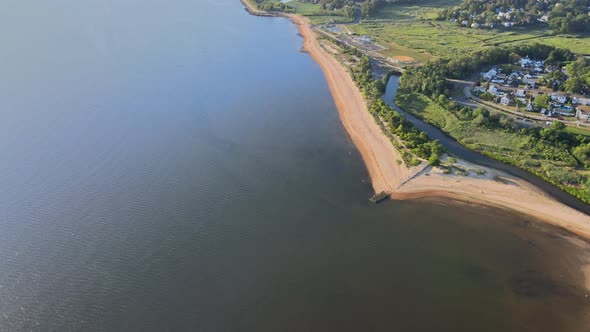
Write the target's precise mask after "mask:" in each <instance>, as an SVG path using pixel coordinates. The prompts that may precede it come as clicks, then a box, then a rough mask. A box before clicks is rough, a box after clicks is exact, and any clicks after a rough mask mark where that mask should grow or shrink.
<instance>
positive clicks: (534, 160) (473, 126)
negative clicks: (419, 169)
mask: <svg viewBox="0 0 590 332" xmlns="http://www.w3.org/2000/svg"><path fill="white" fill-rule="evenodd" d="M395 101H396V104H398V106H399V107H401V108H402V109H403V110H405V111H407V112H408V113H411V114H413V115H416V116H417V117H419V118H421V119H423V120H424V121H427V122H429V123H431V124H433V125H435V126H436V127H438V128H440V129H442V130H443V131H444V132H445V133H447V134H448V135H449V136H451V137H453V138H454V139H455V140H457V141H458V142H459V143H461V144H463V145H465V146H467V147H468V148H470V149H473V150H475V151H478V152H480V153H483V154H485V155H487V156H490V157H492V158H494V159H497V160H500V161H503V162H506V163H509V164H512V165H515V166H518V167H520V168H522V169H525V170H527V171H529V172H531V173H534V174H536V175H537V176H539V177H541V178H543V179H545V180H546V181H548V182H550V183H553V184H555V185H557V186H559V187H560V188H562V189H564V190H565V191H567V192H568V193H570V194H572V195H573V196H575V197H578V198H579V199H581V200H583V201H584V202H586V203H590V180H589V175H590V172H589V171H588V170H586V169H584V168H583V167H580V165H579V162H578V160H577V159H576V158H575V157H574V156H573V155H572V153H571V152H570V151H568V150H567V149H566V148H564V147H560V146H555V145H554V144H552V143H551V142H548V141H546V140H544V139H534V138H533V137H531V135H530V134H528V133H526V132H524V131H518V130H516V131H514V130H507V129H505V128H489V127H485V126H482V125H481V123H480V122H479V120H478V118H477V116H476V117H474V118H473V119H464V118H463V116H461V115H460V114H457V113H454V112H451V111H449V110H447V109H445V108H443V107H441V106H439V105H438V104H437V103H435V102H434V101H432V100H431V99H429V98H428V97H426V96H424V95H422V94H418V93H401V92H400V93H399V94H398V95H397V97H396V100H395Z"/></svg>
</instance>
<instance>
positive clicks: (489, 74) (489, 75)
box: [481, 68, 498, 81]
mask: <svg viewBox="0 0 590 332" xmlns="http://www.w3.org/2000/svg"><path fill="white" fill-rule="evenodd" d="M497 74H498V72H497V71H496V69H494V68H492V69H490V70H488V71H487V72H485V73H481V77H482V78H483V79H484V80H486V81H487V80H489V79H492V78H493V77H494V76H496V75H497Z"/></svg>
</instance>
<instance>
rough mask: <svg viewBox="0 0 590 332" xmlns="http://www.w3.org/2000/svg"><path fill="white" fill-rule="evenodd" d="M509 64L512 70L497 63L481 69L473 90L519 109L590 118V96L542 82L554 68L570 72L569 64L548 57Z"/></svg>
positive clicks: (582, 118) (581, 118)
mask: <svg viewBox="0 0 590 332" xmlns="http://www.w3.org/2000/svg"><path fill="white" fill-rule="evenodd" d="M507 67H510V68H509V69H511V70H506V67H504V69H503V68H502V67H500V66H494V67H492V68H489V69H488V70H487V71H485V72H482V73H480V81H478V82H476V84H475V86H474V87H473V90H472V92H473V94H474V96H476V97H479V98H481V99H484V100H488V101H493V102H495V103H497V104H500V105H503V106H505V107H510V108H515V109H516V110H520V111H527V112H536V113H540V115H542V116H546V117H547V118H548V119H549V118H559V119H564V118H565V117H568V118H570V119H571V118H576V119H577V120H578V121H581V122H590V96H585V95H581V94H570V93H565V92H563V91H557V89H554V88H548V87H546V86H545V85H544V84H542V83H543V81H544V80H543V78H544V77H545V76H546V75H548V74H550V73H551V72H553V71H556V70H561V71H562V72H563V73H564V74H566V75H567V72H566V71H565V67H563V68H557V67H555V66H550V65H547V66H546V65H545V63H544V61H542V60H534V59H530V58H528V57H524V58H521V59H520V60H519V62H518V63H516V64H514V65H513V66H507Z"/></svg>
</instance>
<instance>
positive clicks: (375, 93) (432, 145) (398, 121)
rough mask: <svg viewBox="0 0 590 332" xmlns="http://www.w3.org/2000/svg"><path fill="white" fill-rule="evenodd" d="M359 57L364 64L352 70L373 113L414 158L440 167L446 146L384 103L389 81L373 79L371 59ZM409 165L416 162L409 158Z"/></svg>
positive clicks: (361, 63)
mask: <svg viewBox="0 0 590 332" xmlns="http://www.w3.org/2000/svg"><path fill="white" fill-rule="evenodd" d="M352 52H353V53H354V51H352ZM356 55H357V56H358V57H359V59H360V60H359V62H358V63H357V64H356V65H355V66H354V67H353V68H352V69H351V73H352V78H353V80H354V81H355V83H356V84H357V85H358V87H359V88H360V89H361V92H362V93H363V95H364V96H365V98H366V100H367V103H368V108H369V111H370V112H371V113H372V114H373V115H375V116H379V117H381V118H382V119H383V120H384V121H385V122H386V123H387V129H388V130H389V131H390V132H391V133H392V134H394V135H395V136H397V137H398V138H399V139H400V140H402V141H403V144H404V146H405V147H406V148H407V149H409V150H410V151H411V152H412V153H413V154H414V155H416V156H418V157H420V158H422V159H426V160H428V162H429V164H430V165H433V166H436V165H439V164H440V161H439V158H440V156H441V154H442V153H443V152H444V148H443V146H442V145H441V144H440V143H439V142H438V141H437V140H431V139H430V138H429V137H428V135H427V134H426V133H424V132H422V131H420V130H419V129H417V128H416V127H415V126H414V124H412V123H411V122H410V121H408V120H407V119H405V118H404V117H403V116H401V115H400V114H399V113H397V112H396V111H395V110H394V109H392V108H391V107H390V106H389V105H387V104H386V103H385V102H383V100H382V99H381V96H382V95H383V93H384V92H385V79H384V80H383V81H379V80H375V79H373V74H372V72H371V62H370V60H369V58H368V57H367V56H365V55H360V54H359V53H356ZM405 162H406V163H407V164H409V165H412V160H409V159H408V158H406V160H405Z"/></svg>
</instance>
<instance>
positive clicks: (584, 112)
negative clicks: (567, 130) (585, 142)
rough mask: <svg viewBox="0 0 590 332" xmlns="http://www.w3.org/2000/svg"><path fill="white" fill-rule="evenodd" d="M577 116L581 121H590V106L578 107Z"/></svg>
mask: <svg viewBox="0 0 590 332" xmlns="http://www.w3.org/2000/svg"><path fill="white" fill-rule="evenodd" d="M576 118H577V119H578V120H580V121H586V122H590V106H586V105H581V106H577V107H576Z"/></svg>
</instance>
